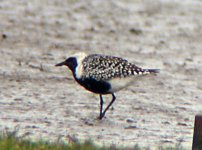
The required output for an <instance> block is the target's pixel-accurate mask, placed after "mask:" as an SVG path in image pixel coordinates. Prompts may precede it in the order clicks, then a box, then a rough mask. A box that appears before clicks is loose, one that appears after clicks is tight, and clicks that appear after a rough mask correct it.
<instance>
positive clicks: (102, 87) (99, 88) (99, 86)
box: [77, 79, 111, 94]
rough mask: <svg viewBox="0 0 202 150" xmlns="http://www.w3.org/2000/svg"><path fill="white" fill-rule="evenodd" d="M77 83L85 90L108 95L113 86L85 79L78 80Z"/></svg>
mask: <svg viewBox="0 0 202 150" xmlns="http://www.w3.org/2000/svg"><path fill="white" fill-rule="evenodd" d="M77 82H78V83H79V84H80V85H81V86H83V87H84V88H85V89H87V90H89V91H91V92H93V93H97V94H108V93H110V92H109V90H110V89H111V85H110V84H109V83H108V82H105V81H97V80H95V79H84V80H77Z"/></svg>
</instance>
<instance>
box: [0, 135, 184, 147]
mask: <svg viewBox="0 0 202 150" xmlns="http://www.w3.org/2000/svg"><path fill="white" fill-rule="evenodd" d="M70 138H71V137H70ZM142 149H143V150H149V148H140V147H139V146H138V145H135V146H134V147H133V148H126V147H125V148H123V147H122V148H120V147H119V148H117V147H116V146H114V145H112V146H109V147H104V146H102V147H101V146H98V145H96V144H94V143H93V142H92V141H85V142H83V143H81V142H78V140H77V139H76V140H75V139H73V140H72V139H70V140H69V142H68V144H67V143H65V142H61V141H60V140H58V141H57V142H45V141H43V140H40V141H36V142H33V141H31V140H26V139H24V138H23V137H18V136H17V131H14V132H8V131H6V132H3V133H2V134H1V135H0V150H142ZM156 149H157V150H185V149H183V148H182V147H181V146H175V147H170V148H162V147H158V148H156Z"/></svg>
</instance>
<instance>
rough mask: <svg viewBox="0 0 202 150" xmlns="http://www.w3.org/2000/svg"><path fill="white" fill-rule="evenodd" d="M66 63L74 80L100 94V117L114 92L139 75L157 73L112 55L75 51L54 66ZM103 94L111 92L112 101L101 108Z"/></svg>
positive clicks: (113, 99) (130, 82)
mask: <svg viewBox="0 0 202 150" xmlns="http://www.w3.org/2000/svg"><path fill="white" fill-rule="evenodd" d="M63 65H66V66H68V67H69V69H70V70H71V71H72V73H73V76H74V78H75V80H76V81H77V82H78V83H79V84H80V85H81V86H83V87H85V88H86V89H87V90H89V91H91V92H93V93H96V94H100V116H99V119H102V118H103V117H104V115H105V113H106V111H107V110H108V109H109V107H110V106H111V105H112V103H113V102H114V101H115V99H116V97H115V95H114V92H116V91H119V90H121V89H123V88H125V87H127V86H128V85H130V84H132V83H133V81H135V80H136V79H137V78H138V77H139V76H143V75H147V74H151V73H158V72H159V69H142V68H140V67H137V66H136V65H135V64H133V63H130V62H128V61H127V60H125V59H123V58H119V57H114V56H106V55H98V54H91V55H87V54H85V53H77V54H75V55H73V56H71V57H69V58H68V59H66V60H65V61H64V62H61V63H59V64H57V65H56V66H63ZM103 94H112V101H111V102H110V104H109V105H108V106H107V107H106V109H105V110H104V111H102V109H103V103H104V102H103V98H102V95H103Z"/></svg>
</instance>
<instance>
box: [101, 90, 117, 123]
mask: <svg viewBox="0 0 202 150" xmlns="http://www.w3.org/2000/svg"><path fill="white" fill-rule="evenodd" d="M115 99H116V97H115V95H114V93H112V101H111V102H110V103H109V105H108V106H107V107H106V109H105V110H104V112H103V113H102V114H101V115H100V120H101V119H102V118H103V117H104V116H105V113H106V112H107V110H108V109H109V107H110V106H111V105H112V104H113V102H114V101H115Z"/></svg>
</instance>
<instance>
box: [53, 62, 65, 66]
mask: <svg viewBox="0 0 202 150" xmlns="http://www.w3.org/2000/svg"><path fill="white" fill-rule="evenodd" d="M63 65H65V61H63V62H61V63H59V64H56V65H55V66H63Z"/></svg>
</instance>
